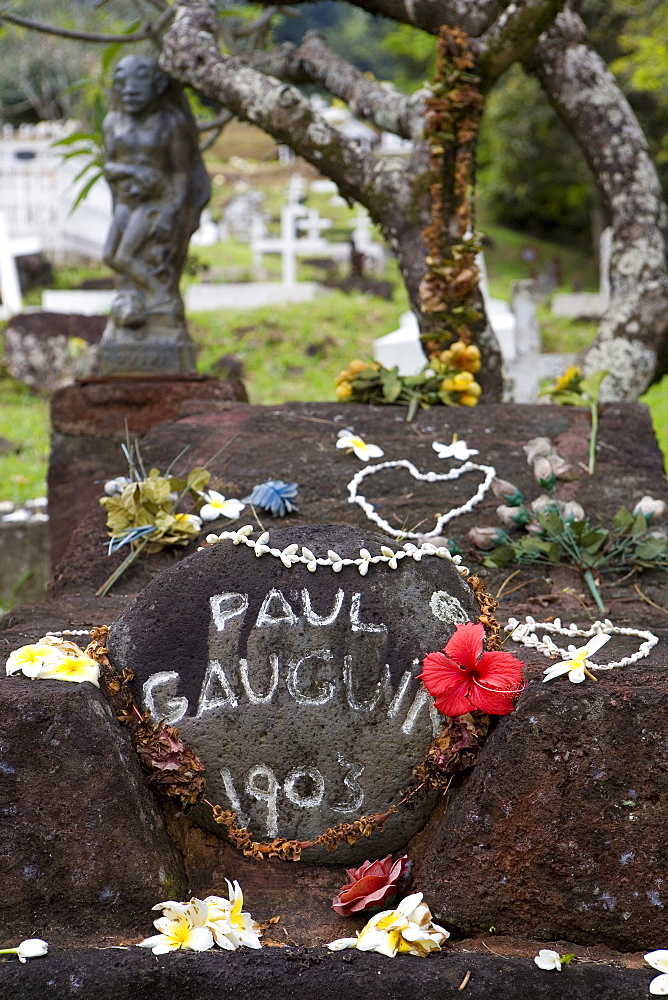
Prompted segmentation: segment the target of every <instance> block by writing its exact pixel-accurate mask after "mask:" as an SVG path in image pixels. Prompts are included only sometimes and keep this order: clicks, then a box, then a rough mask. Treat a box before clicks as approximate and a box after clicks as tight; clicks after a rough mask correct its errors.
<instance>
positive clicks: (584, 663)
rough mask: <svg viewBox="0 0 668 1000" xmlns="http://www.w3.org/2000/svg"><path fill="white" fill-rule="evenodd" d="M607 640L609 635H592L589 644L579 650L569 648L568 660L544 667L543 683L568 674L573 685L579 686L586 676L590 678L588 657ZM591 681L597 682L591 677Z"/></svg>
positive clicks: (591, 664)
mask: <svg viewBox="0 0 668 1000" xmlns="http://www.w3.org/2000/svg"><path fill="white" fill-rule="evenodd" d="M608 639H610V636H609V635H594V636H592V637H591V639H590V640H589V642H587V643H586V644H585V645H584V646H580V648H579V649H574V648H573V646H571V647H569V653H570V659H568V660H563V661H562V662H561V663H553V664H552V666H550V667H546V668H545V677H543V683H545V681H552V680H554V678H555V677H560V676H561V674H568V679H569V681H572V682H573V684H581V683H582V682H583V680H584V679H585V675H586V674H588V675H589V677H592V674H590V673H589V670H588V668H589V667H590V666H592V667H593V666H594V664H593V663H591V662H590V660H589V657H590V656H593V655H594V653H596V652H597V651H598V650H599V649H600V648H601V646H605V644H606V642H607V641H608ZM593 680H597V678H596V677H593Z"/></svg>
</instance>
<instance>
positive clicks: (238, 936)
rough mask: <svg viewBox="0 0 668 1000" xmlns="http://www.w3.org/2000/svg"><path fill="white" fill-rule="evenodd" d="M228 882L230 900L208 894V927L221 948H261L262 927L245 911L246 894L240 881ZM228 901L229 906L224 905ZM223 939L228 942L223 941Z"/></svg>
mask: <svg viewBox="0 0 668 1000" xmlns="http://www.w3.org/2000/svg"><path fill="white" fill-rule="evenodd" d="M225 881H226V882H227V891H228V894H229V897H230V898H229V901H228V900H226V899H221V897H220V896H208V897H207V899H206V900H205V902H206V903H207V904H208V905H209V918H208V922H207V927H209V928H211V930H212V932H213V935H214V938H215V940H216V944H217V945H219V946H220V947H221V948H227V949H228V950H229V949H232V950H236V949H237V948H241V947H242V946H243V945H245V947H246V948H261V947H262V942H261V941H260V938H259V934H260V933H261V931H260V927H259V925H258V924H256V923H255V921H254V920H253V918H252V917H251V915H250V913H243V912H242V909H243V905H244V895H243V892H242V891H241V886H240V885H239V883H238V882H236V881H235V882H232V883H230V881H229V880H228V879H225ZM225 903H227V907H226V906H225V905H224V904H225ZM223 939H224V940H225V942H226V943H222V942H223Z"/></svg>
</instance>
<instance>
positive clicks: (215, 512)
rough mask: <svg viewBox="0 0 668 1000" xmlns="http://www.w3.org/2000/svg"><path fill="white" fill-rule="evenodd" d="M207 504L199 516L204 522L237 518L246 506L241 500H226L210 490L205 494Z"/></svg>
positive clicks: (221, 495) (201, 509) (220, 494)
mask: <svg viewBox="0 0 668 1000" xmlns="http://www.w3.org/2000/svg"><path fill="white" fill-rule="evenodd" d="M202 496H203V497H204V499H205V501H206V503H205V504H204V506H203V507H201V508H200V512H199V516H200V517H201V518H202V520H203V521H215V520H216V518H219V517H229V518H232V519H234V518H237V517H239V515H240V514H241V511H242V510H243V509H244V507H245V506H246V504H245V503H242V502H241V500H233V499H229V500H226V499H225V497H224V496H223V494H222V493H217V492H216V490H209V491H208V492H207V493H203V494H202Z"/></svg>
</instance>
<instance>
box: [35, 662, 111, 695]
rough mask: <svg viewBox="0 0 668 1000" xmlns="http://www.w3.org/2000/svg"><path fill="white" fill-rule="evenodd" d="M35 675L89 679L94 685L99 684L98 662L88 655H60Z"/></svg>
mask: <svg viewBox="0 0 668 1000" xmlns="http://www.w3.org/2000/svg"><path fill="white" fill-rule="evenodd" d="M37 677H38V678H40V679H44V680H56V681H74V683H76V684H80V683H81V682H82V681H90V683H91V684H94V685H95V687H97V688H99V686H100V664H99V663H98V662H97V660H91V659H90V658H89V657H88V656H84V655H83V654H82V655H81V656H61V657H59V658H58V659H57V660H53V661H51V662H50V663H48V664H46V665H45V666H44V667H43V668H42V670H41V672H40V673H39V674H37Z"/></svg>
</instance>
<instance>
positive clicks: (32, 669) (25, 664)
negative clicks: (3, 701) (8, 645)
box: [5, 639, 62, 678]
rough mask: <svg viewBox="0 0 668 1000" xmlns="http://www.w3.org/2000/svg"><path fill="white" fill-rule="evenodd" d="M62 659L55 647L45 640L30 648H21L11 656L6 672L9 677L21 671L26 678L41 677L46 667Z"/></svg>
mask: <svg viewBox="0 0 668 1000" xmlns="http://www.w3.org/2000/svg"><path fill="white" fill-rule="evenodd" d="M60 659H62V655H61V653H59V652H58V650H57V649H56V648H55V646H53V645H51V644H50V643H47V642H46V641H45V640H44V639H40V640H39V642H36V643H33V644H32V645H29V646H21V647H20V648H19V649H15V650H14V652H13V653H10V654H9V657H8V659H7V665H6V666H5V670H6V672H7V674H8V675H11V674H17V673H19V671H20V672H21V673H22V674H23V675H24V677H33V678H34V677H39V676H40V675H41V672H42V670H43V669H44V667H45V666H46V665H48V664H50V663H53V662H55V661H56V660H60Z"/></svg>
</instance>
